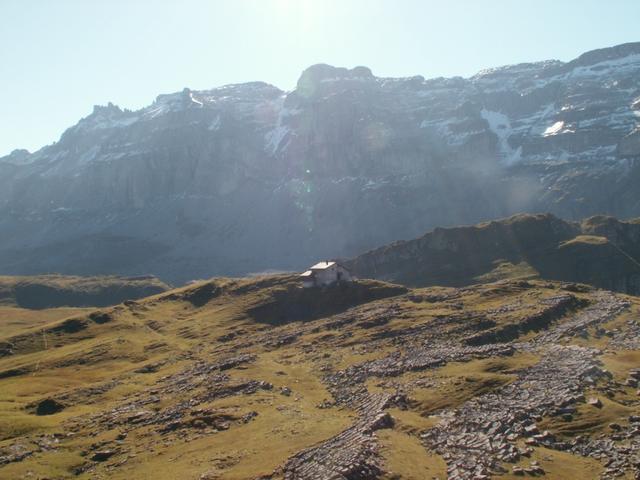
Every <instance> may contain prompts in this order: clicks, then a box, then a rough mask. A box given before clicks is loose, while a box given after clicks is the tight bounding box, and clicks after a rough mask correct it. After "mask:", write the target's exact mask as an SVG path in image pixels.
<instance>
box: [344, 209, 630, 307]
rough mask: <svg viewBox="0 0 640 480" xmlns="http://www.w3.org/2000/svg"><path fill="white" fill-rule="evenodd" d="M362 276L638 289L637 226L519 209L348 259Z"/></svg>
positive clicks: (422, 282)
mask: <svg viewBox="0 0 640 480" xmlns="http://www.w3.org/2000/svg"><path fill="white" fill-rule="evenodd" d="M347 264H348V266H349V267H350V268H351V269H352V270H353V271H354V272H355V273H356V274H359V275H360V276H363V277H369V278H379V279H383V280H387V281H393V282H399V283H402V284H405V285H412V286H430V285H444V286H462V285H470V284H474V283H478V282H487V281H489V282H491V281H496V280H501V279H516V278H520V279H527V278H544V279H549V280H561V281H570V282H581V283H589V284H592V285H595V286H598V287H601V288H606V289H609V290H615V291H620V292H623V293H630V294H634V295H637V294H640V224H638V223H637V222H621V221H618V220H616V219H615V218H611V217H602V216H600V217H592V218H590V219H587V220H585V221H584V222H582V223H581V224H578V223H574V222H565V221H563V220H561V219H559V218H556V217H554V216H553V215H549V214H546V215H542V214H540V215H530V214H522V215H516V216H513V217H510V218H506V219H503V220H499V221H493V222H487V223H481V224H478V225H474V226H465V227H455V228H437V229H435V230H433V231H432V232H429V233H427V234H425V235H424V236H423V237H421V238H418V239H415V240H410V241H404V242H396V243H393V244H391V245H388V246H384V247H381V248H378V249H376V250H372V251H370V252H367V253H365V254H363V255H360V256H359V257H356V258H354V259H353V260H351V261H349V262H347Z"/></svg>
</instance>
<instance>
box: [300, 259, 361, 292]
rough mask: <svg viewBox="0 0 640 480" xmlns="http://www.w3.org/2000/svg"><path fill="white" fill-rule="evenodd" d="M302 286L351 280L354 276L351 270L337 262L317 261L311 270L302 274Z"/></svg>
mask: <svg viewBox="0 0 640 480" xmlns="http://www.w3.org/2000/svg"><path fill="white" fill-rule="evenodd" d="M300 278H302V286H303V287H304V288H309V287H321V286H323V285H331V284H334V283H340V282H351V281H353V276H352V275H351V272H349V270H348V269H347V268H346V267H344V266H342V265H340V264H339V263H337V262H320V263H316V264H315V265H314V266H313V267H311V268H310V269H309V270H307V271H306V272H304V273H303V274H301V275H300Z"/></svg>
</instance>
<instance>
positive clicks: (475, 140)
mask: <svg viewBox="0 0 640 480" xmlns="http://www.w3.org/2000/svg"><path fill="white" fill-rule="evenodd" d="M639 115H640V43H635V44H625V45H620V46H617V47H613V48H607V49H603V50H596V51H593V52H589V53H586V54H584V55H582V56H581V57H579V58H577V59H576V60H574V61H571V62H568V63H563V62H559V61H546V62H539V63H532V64H521V65H515V66H508V67H502V68H496V69H491V70H487V71H483V72H480V73H479V74H477V75H476V76H474V77H471V78H468V79H464V78H436V79H430V80H425V79H424V78H422V77H419V76H418V77H412V78H379V77H375V76H374V75H373V74H372V73H371V71H370V70H369V69H367V68H365V67H357V68H354V69H352V70H347V69H343V68H334V67H331V66H328V65H315V66H313V67H310V68H309V69H307V70H306V71H305V72H303V74H302V76H301V77H300V80H299V81H298V84H297V87H296V89H295V90H293V91H290V92H283V91H281V90H279V89H277V88H276V87H273V86H271V85H267V84H265V83H260V82H255V83H248V84H242V85H229V86H225V87H221V88H216V89H213V90H207V91H192V90H189V89H185V90H184V91H182V92H179V93H175V94H169V95H160V96H159V97H158V98H157V99H156V101H155V102H154V103H153V104H152V105H150V106H148V107H146V108H143V109H141V110H139V111H135V112H132V111H126V110H125V111H123V110H121V109H120V108H118V107H116V106H114V105H111V104H110V105H108V106H106V107H95V109H94V111H93V113H92V114H91V115H89V116H88V117H86V118H84V119H82V120H80V122H78V124H77V125H75V126H73V127H71V128H69V129H68V130H67V131H66V132H65V133H64V134H63V135H62V137H61V138H60V140H59V142H57V143H55V144H53V145H50V146H47V147H45V148H43V149H41V150H39V151H38V152H35V153H33V154H29V153H28V152H26V151H24V150H19V151H15V152H14V153H12V154H11V155H9V156H7V157H4V158H2V159H0V233H1V235H2V238H3V243H2V246H0V271H2V272H5V273H14V274H17V273H41V272H46V271H58V272H63V273H74V274H91V273H119V274H139V273H153V274H157V275H160V276H161V277H163V278H168V279H171V280H173V281H182V280H187V279H190V278H193V277H198V276H210V275H214V274H240V273H246V272H255V271H261V270H265V269H290V268H295V269H297V268H302V267H304V266H306V264H307V263H309V262H312V261H314V260H316V259H317V258H322V257H336V256H351V255H355V254H356V253H358V252H360V251H363V250H365V249H368V248H372V247H374V246H376V245H380V244H384V243H388V242H390V241H393V240H396V239H398V238H412V237H415V236H418V235H420V234H422V232H424V231H426V230H427V229H429V228H432V227H434V226H437V225H445V226H446V225H453V224H460V223H474V222H476V221H480V220H484V219H489V218H496V217H499V216H506V215H510V214H512V213H515V212H519V211H542V210H544V211H551V212H554V213H556V214H559V215H560V216H563V217H566V218H570V219H571V218H574V219H575V218H582V217H585V216H589V215H593V214H597V213H608V214H614V215H617V216H622V217H629V216H637V215H640V189H638V188H637V185H638V184H640V143H639V140H638V138H639V137H638V135H639V133H638V132H639V131H640V130H639V129H638V128H639V127H638V124H639V122H638V119H639V118H640V117H639Z"/></svg>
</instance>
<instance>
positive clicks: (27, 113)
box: [0, 0, 640, 155]
mask: <svg viewBox="0 0 640 480" xmlns="http://www.w3.org/2000/svg"><path fill="white" fill-rule="evenodd" d="M639 19H640V3H639V2H637V1H634V0H611V1H608V2H602V1H599V0H565V1H561V2H558V1H554V0H522V1H510V0H487V1H482V2H478V1H472V0H467V1H465V0H457V1H450V2H441V1H431V0H399V1H393V2H392V1H385V0H347V1H343V0H340V1H339V0H324V1H322V0H238V1H224V0H184V1H180V2H172V1H168V0H157V1H153V0H134V1H126V0H113V1H109V2H97V1H85V0H56V1H51V2H49V1H37V0H3V1H2V2H0V27H1V28H0V61H1V62H2V65H3V72H4V74H3V75H2V80H1V82H2V83H1V86H2V88H1V89H0V102H1V103H2V105H3V108H2V112H1V114H0V155H6V154H8V153H10V152H11V151H12V150H13V149H16V148H26V149H28V150H30V151H34V150H37V149H38V148H40V147H42V146H44V145H46V144H49V143H51V142H53V141H56V140H58V137H59V136H60V134H61V133H62V132H63V131H64V130H65V128H67V127H68V126H70V125H72V124H74V123H75V122H76V121H77V120H78V119H79V118H80V117H83V116H86V115H88V114H89V113H90V112H91V109H92V107H93V105H95V104H98V105H106V104H107V103H108V102H113V103H115V104H116V105H119V106H120V107H122V108H129V109H138V108H141V107H143V106H145V105H148V104H149V103H151V102H152V101H153V99H154V98H155V96H156V95H158V94H160V93H171V92H175V91H179V90H181V89H182V88H184V87H190V88H193V89H208V88H213V87H217V86H221V85H225V84H229V83H240V82H248V81H254V80H261V81H265V82H268V83H271V84H273V85H276V86H277V87H279V88H281V89H283V90H289V89H291V88H293V87H294V86H295V82H296V80H297V79H298V77H299V75H300V72H302V70H304V69H305V68H306V67H308V66H309V65H312V64H315V63H328V64H330V65H334V66H343V67H348V68H352V67H355V66H357V65H366V66H368V67H369V68H371V70H372V71H373V72H374V74H376V75H378V76H391V77H400V76H411V75H422V76H424V77H425V78H432V77H439V76H445V77H451V76H457V75H460V76H465V77H467V76H471V75H473V74H475V73H477V72H478V71H479V70H481V69H484V68H488V67H496V66H501V65H507V64H512V63H520V62H527V61H538V60H546V59H560V60H564V61H567V60H571V59H572V58H575V57H576V56H578V55H579V54H580V53H582V52H584V51H587V50H591V49H595V48H601V47H605V46H612V45H616V44H620V43H625V42H629V41H634V40H636V39H637V29H638V27H637V24H638V20H639Z"/></svg>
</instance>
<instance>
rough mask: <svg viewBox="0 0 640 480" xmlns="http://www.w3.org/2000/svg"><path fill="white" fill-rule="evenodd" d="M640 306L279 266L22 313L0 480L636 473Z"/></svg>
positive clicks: (1, 424)
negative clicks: (330, 275)
mask: <svg viewBox="0 0 640 480" xmlns="http://www.w3.org/2000/svg"><path fill="white" fill-rule="evenodd" d="M309 312H312V314H309ZM638 315H640V303H638V300H637V298H634V297H625V296H624V295H618V294H613V293H609V292H603V291H596V290H594V289H591V288H588V287H584V288H581V289H579V291H577V290H576V288H575V285H572V284H562V283H556V282H548V281H545V282H540V281H522V280H520V281H503V282H497V283H493V284H488V285H476V286H473V287H468V288H460V289H457V288H441V287H438V288H424V289H406V288H403V287H398V286H395V285H391V284H386V283H383V282H379V281H373V280H360V281H358V282H357V283H356V284H352V285H344V286H336V287H330V288H324V289H302V288H301V287H300V285H299V281H298V279H297V278H296V277H294V276H287V275H281V276H269V277H261V278H254V279H223V278H218V279H214V280H211V281H204V282H199V283H197V284H194V285H190V286H187V287H184V288H181V289H177V290H172V291H169V292H165V293H161V294H158V295H155V296H152V297H149V298H145V299H140V300H138V301H135V302H132V301H129V302H126V303H125V304H122V305H117V306H115V307H110V308H103V309H99V310H95V311H90V312H78V313H76V314H75V315H72V316H71V317H69V318H63V319H57V320H53V321H50V322H48V323H45V324H38V325H37V326H36V327H29V326H28V325H25V326H24V327H23V328H22V330H20V331H13V332H12V333H11V334H10V335H3V334H1V333H0V345H5V346H6V345H10V347H11V348H10V349H5V352H4V354H3V355H2V356H0V478H12V479H13V478H15V479H20V478H32V477H41V478H57V479H67V478H77V479H99V478H109V479H114V480H118V479H129V478H157V479H159V480H164V479H167V480H168V479H174V478H182V479H185V480H191V479H193V480H205V479H206V480H212V479H222V478H224V479H230V480H231V479H238V480H239V479H262V480H265V479H274V480H275V479H287V480H307V479H309V480H311V479H318V478H336V479H340V480H346V479H353V478H359V479H362V480H373V479H392V478H394V479H406V480H408V479H414V478H433V477H437V478H445V477H449V478H458V479H472V478H473V479H477V478H480V476H485V477H490V478H504V479H512V478H519V476H520V474H521V473H523V472H524V471H526V472H528V473H529V474H534V475H539V474H541V472H544V473H545V475H546V476H545V478H548V479H551V480H560V479H566V478H585V479H595V478H605V479H611V478H614V477H616V478H617V476H619V475H627V476H632V475H633V474H634V472H636V470H634V469H636V467H635V462H636V459H635V457H634V452H637V449H638V448H640V444H639V443H638V441H639V438H638V433H637V432H638V428H639V427H640V401H639V400H638V396H637V395H636V394H635V390H636V388H635V387H634V386H633V385H634V383H633V382H636V385H637V380H634V379H636V378H637V377H638V376H640V372H637V368H636V367H637V364H638V361H640V326H639V324H638V322H637V319H638ZM634 368H636V370H634ZM525 394H526V395H525ZM592 397H593V398H594V399H595V400H594V401H593V402H591V400H590V399H591V398H592ZM408 459H410V461H409V460H408Z"/></svg>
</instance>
